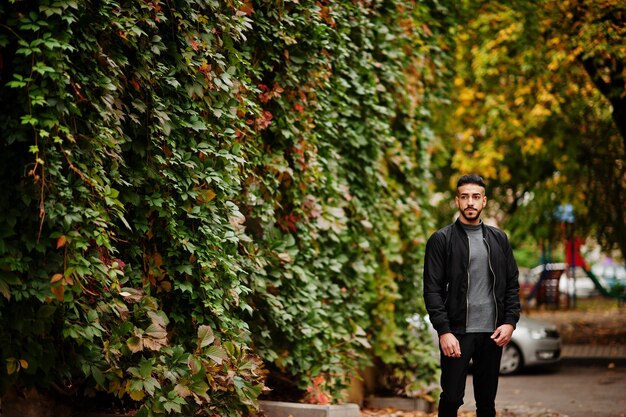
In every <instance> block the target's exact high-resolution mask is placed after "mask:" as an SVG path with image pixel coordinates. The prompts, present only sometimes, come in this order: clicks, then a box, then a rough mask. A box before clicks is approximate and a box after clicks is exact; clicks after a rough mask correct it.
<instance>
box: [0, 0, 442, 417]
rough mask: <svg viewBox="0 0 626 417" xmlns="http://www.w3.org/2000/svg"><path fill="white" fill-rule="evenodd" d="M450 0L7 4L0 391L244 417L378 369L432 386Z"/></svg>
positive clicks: (418, 391) (415, 388)
mask: <svg viewBox="0 0 626 417" xmlns="http://www.w3.org/2000/svg"><path fill="white" fill-rule="evenodd" d="M441 7H442V6H441V5H440V4H439V3H436V2H434V3H432V4H431V3H430V2H424V3H422V2H412V1H393V2H378V1H363V2H353V1H340V2H326V1H318V2H313V1H293V2H291V1H284V2H256V1H254V2H251V1H191V0H187V1H184V0H180V1H168V2H165V1H158V0H153V1H130V0H129V1H113V0H106V1H97V2H96V1H84V2H77V1H63V0H41V1H38V2H23V1H11V2H8V3H2V5H0V48H1V50H0V77H1V78H0V93H1V97H2V99H1V100H0V106H1V109H0V110H1V111H0V131H1V137H2V141H1V144H0V146H1V147H2V149H1V152H0V154H1V156H0V158H1V162H2V163H1V164H0V170H1V173H0V183H1V184H2V188H3V191H4V196H3V198H2V199H1V200H0V210H1V211H2V213H3V216H2V218H1V219H0V294H1V295H2V296H1V297H0V311H1V316H0V321H1V324H0V329H1V330H0V339H2V343H1V344H0V357H1V359H2V361H4V362H5V363H6V367H3V368H2V371H0V372H1V375H0V379H1V381H2V384H3V388H4V389H6V388H7V387H9V386H30V385H36V386H38V387H40V388H42V389H45V388H50V387H54V388H55V389H56V391H58V392H63V393H65V394H66V395H71V396H79V395H81V396H90V395H101V393H108V395H110V396H113V397H116V398H118V399H119V401H120V402H121V403H124V404H126V405H127V406H134V407H137V408H139V414H138V415H165V414H168V413H185V414H192V413H196V415H214V414H219V415H242V414H243V415H245V414H248V413H249V412H250V411H251V410H254V409H255V408H256V407H257V404H258V402H257V401H258V399H259V396H260V395H261V394H262V393H263V392H267V391H268V388H269V389H272V388H273V389H274V390H273V393H270V394H268V395H278V394H279V388H281V389H285V385H284V384H285V382H284V381H288V387H289V388H290V390H289V391H288V392H291V393H293V392H296V393H297V395H295V397H296V398H292V400H299V401H310V402H322V403H324V402H336V401H340V400H341V398H342V392H343V390H344V389H345V388H346V386H347V385H348V384H349V380H350V378H351V377H352V376H354V375H356V373H357V372H358V371H359V370H360V369H361V368H362V367H364V366H366V365H367V364H369V363H372V361H375V362H379V363H381V364H382V366H381V368H380V369H382V372H383V373H385V375H387V376H390V375H391V376H392V377H389V378H386V377H383V378H382V379H383V380H384V381H386V382H385V383H386V384H387V385H388V388H389V389H393V390H395V391H398V392H401V393H405V394H409V395H422V394H424V393H425V392H426V391H427V390H426V387H427V386H428V384H429V383H430V380H431V379H432V376H433V374H434V366H433V364H432V363H431V362H432V361H431V357H432V356H431V355H430V353H429V351H428V349H427V348H418V349H415V346H426V343H427V337H426V336H424V335H423V334H421V333H420V332H419V331H414V329H411V328H410V327H409V325H408V324H407V321H406V318H407V317H409V316H410V315H412V314H413V313H415V312H421V313H423V306H422V302H421V294H420V288H421V284H420V270H421V266H420V265H421V255H422V249H423V243H424V230H426V228H427V226H428V225H429V217H430V216H429V214H428V209H427V205H426V202H425V201H426V188H425V184H426V182H427V178H428V177H427V169H428V150H429V141H430V134H429V128H428V123H429V115H428V113H427V111H426V110H425V108H426V106H427V103H428V100H430V99H432V97H434V94H435V93H434V92H436V90H437V88H439V86H438V85H437V84H436V81H435V80H434V78H435V77H434V75H435V73H436V71H437V64H436V59H434V58H435V57H436V56H437V55H438V54H440V55H443V54H444V52H442V50H441V49H440V46H441V45H439V39H438V36H437V28H436V25H434V24H432V23H431V21H432V19H433V17H432V12H433V10H435V9H436V8H441ZM408 352H411V355H407V353H408ZM407 361H410V363H408V362H407ZM399 369H402V370H403V371H402V372H404V373H405V374H402V373H399V372H398V370H399ZM411 370H413V371H411ZM424 370H426V372H424ZM281 384H282V385H281ZM293 390H295V391H293ZM284 392H287V391H284ZM129 404H130V405H129Z"/></svg>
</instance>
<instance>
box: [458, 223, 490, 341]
mask: <svg viewBox="0 0 626 417" xmlns="http://www.w3.org/2000/svg"><path fill="white" fill-rule="evenodd" d="M463 229H464V230H465V232H466V233H467V236H469V253H470V255H469V258H470V259H469V277H468V280H469V282H468V288H467V308H468V311H467V328H466V331H467V333H483V332H493V331H494V330H495V327H494V326H495V321H496V306H495V302H494V299H493V292H492V285H493V283H492V282H491V281H492V278H491V275H490V274H489V251H488V250H487V244H486V243H485V241H484V240H483V231H482V226H481V225H480V224H478V225H469V224H463Z"/></svg>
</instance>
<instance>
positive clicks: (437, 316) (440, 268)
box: [424, 232, 451, 335]
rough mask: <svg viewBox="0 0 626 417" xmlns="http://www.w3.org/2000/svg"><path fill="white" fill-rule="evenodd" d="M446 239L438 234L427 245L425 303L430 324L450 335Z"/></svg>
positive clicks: (438, 331)
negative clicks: (447, 307) (446, 298)
mask: <svg viewBox="0 0 626 417" xmlns="http://www.w3.org/2000/svg"><path fill="white" fill-rule="evenodd" d="M445 275H446V239H445V236H444V235H443V233H441V232H436V233H435V234H433V235H432V236H431V237H430V238H429V239H428V242H427V243H426V255H425V259H424V303H425V304H426V310H427V311H428V316H429V317H430V322H431V323H432V325H433V327H434V328H435V330H436V331H437V333H438V334H440V335H441V334H444V333H450V332H451V330H450V321H449V320H448V313H447V311H446V306H445V297H446V291H447V288H446V286H447V281H446V276H445Z"/></svg>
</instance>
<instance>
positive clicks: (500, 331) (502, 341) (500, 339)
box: [491, 324, 515, 347]
mask: <svg viewBox="0 0 626 417" xmlns="http://www.w3.org/2000/svg"><path fill="white" fill-rule="evenodd" d="M513 330H515V327H513V326H512V325H510V324H503V325H502V326H500V327H498V328H497V329H496V331H495V332H493V334H492V335H491V338H492V339H493V341H494V342H496V345H498V346H500V347H504V346H506V345H507V343H509V341H510V340H511V336H512V335H513Z"/></svg>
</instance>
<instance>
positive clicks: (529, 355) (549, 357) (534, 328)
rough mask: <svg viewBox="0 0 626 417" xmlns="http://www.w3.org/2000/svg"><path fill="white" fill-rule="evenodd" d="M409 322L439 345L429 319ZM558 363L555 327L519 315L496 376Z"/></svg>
mask: <svg viewBox="0 0 626 417" xmlns="http://www.w3.org/2000/svg"><path fill="white" fill-rule="evenodd" d="M410 322H411V323H412V324H413V325H414V326H416V327H417V328H424V326H426V327H427V328H428V331H429V332H430V334H431V336H432V339H433V343H434V344H435V346H438V345H439V336H438V335H437V332H436V331H435V329H434V328H433V326H432V324H431V323H430V320H428V319H424V318H421V317H419V316H418V315H417V316H414V317H412V318H411V320H410ZM420 322H421V323H420ZM560 360H561V336H560V334H559V332H558V330H557V327H556V325H554V324H552V323H548V322H546V321H543V320H537V319H533V318H531V317H528V316H526V315H523V314H522V316H521V317H520V320H519V322H518V323H517V326H516V329H515V331H514V332H513V337H512V338H511V341H510V342H509V344H508V345H507V346H506V347H505V348H504V350H503V351H502V360H501V361H500V374H501V375H510V374H514V373H517V372H519V371H521V370H522V369H524V368H528V367H534V366H540V365H555V364H557V363H559V361H560Z"/></svg>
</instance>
